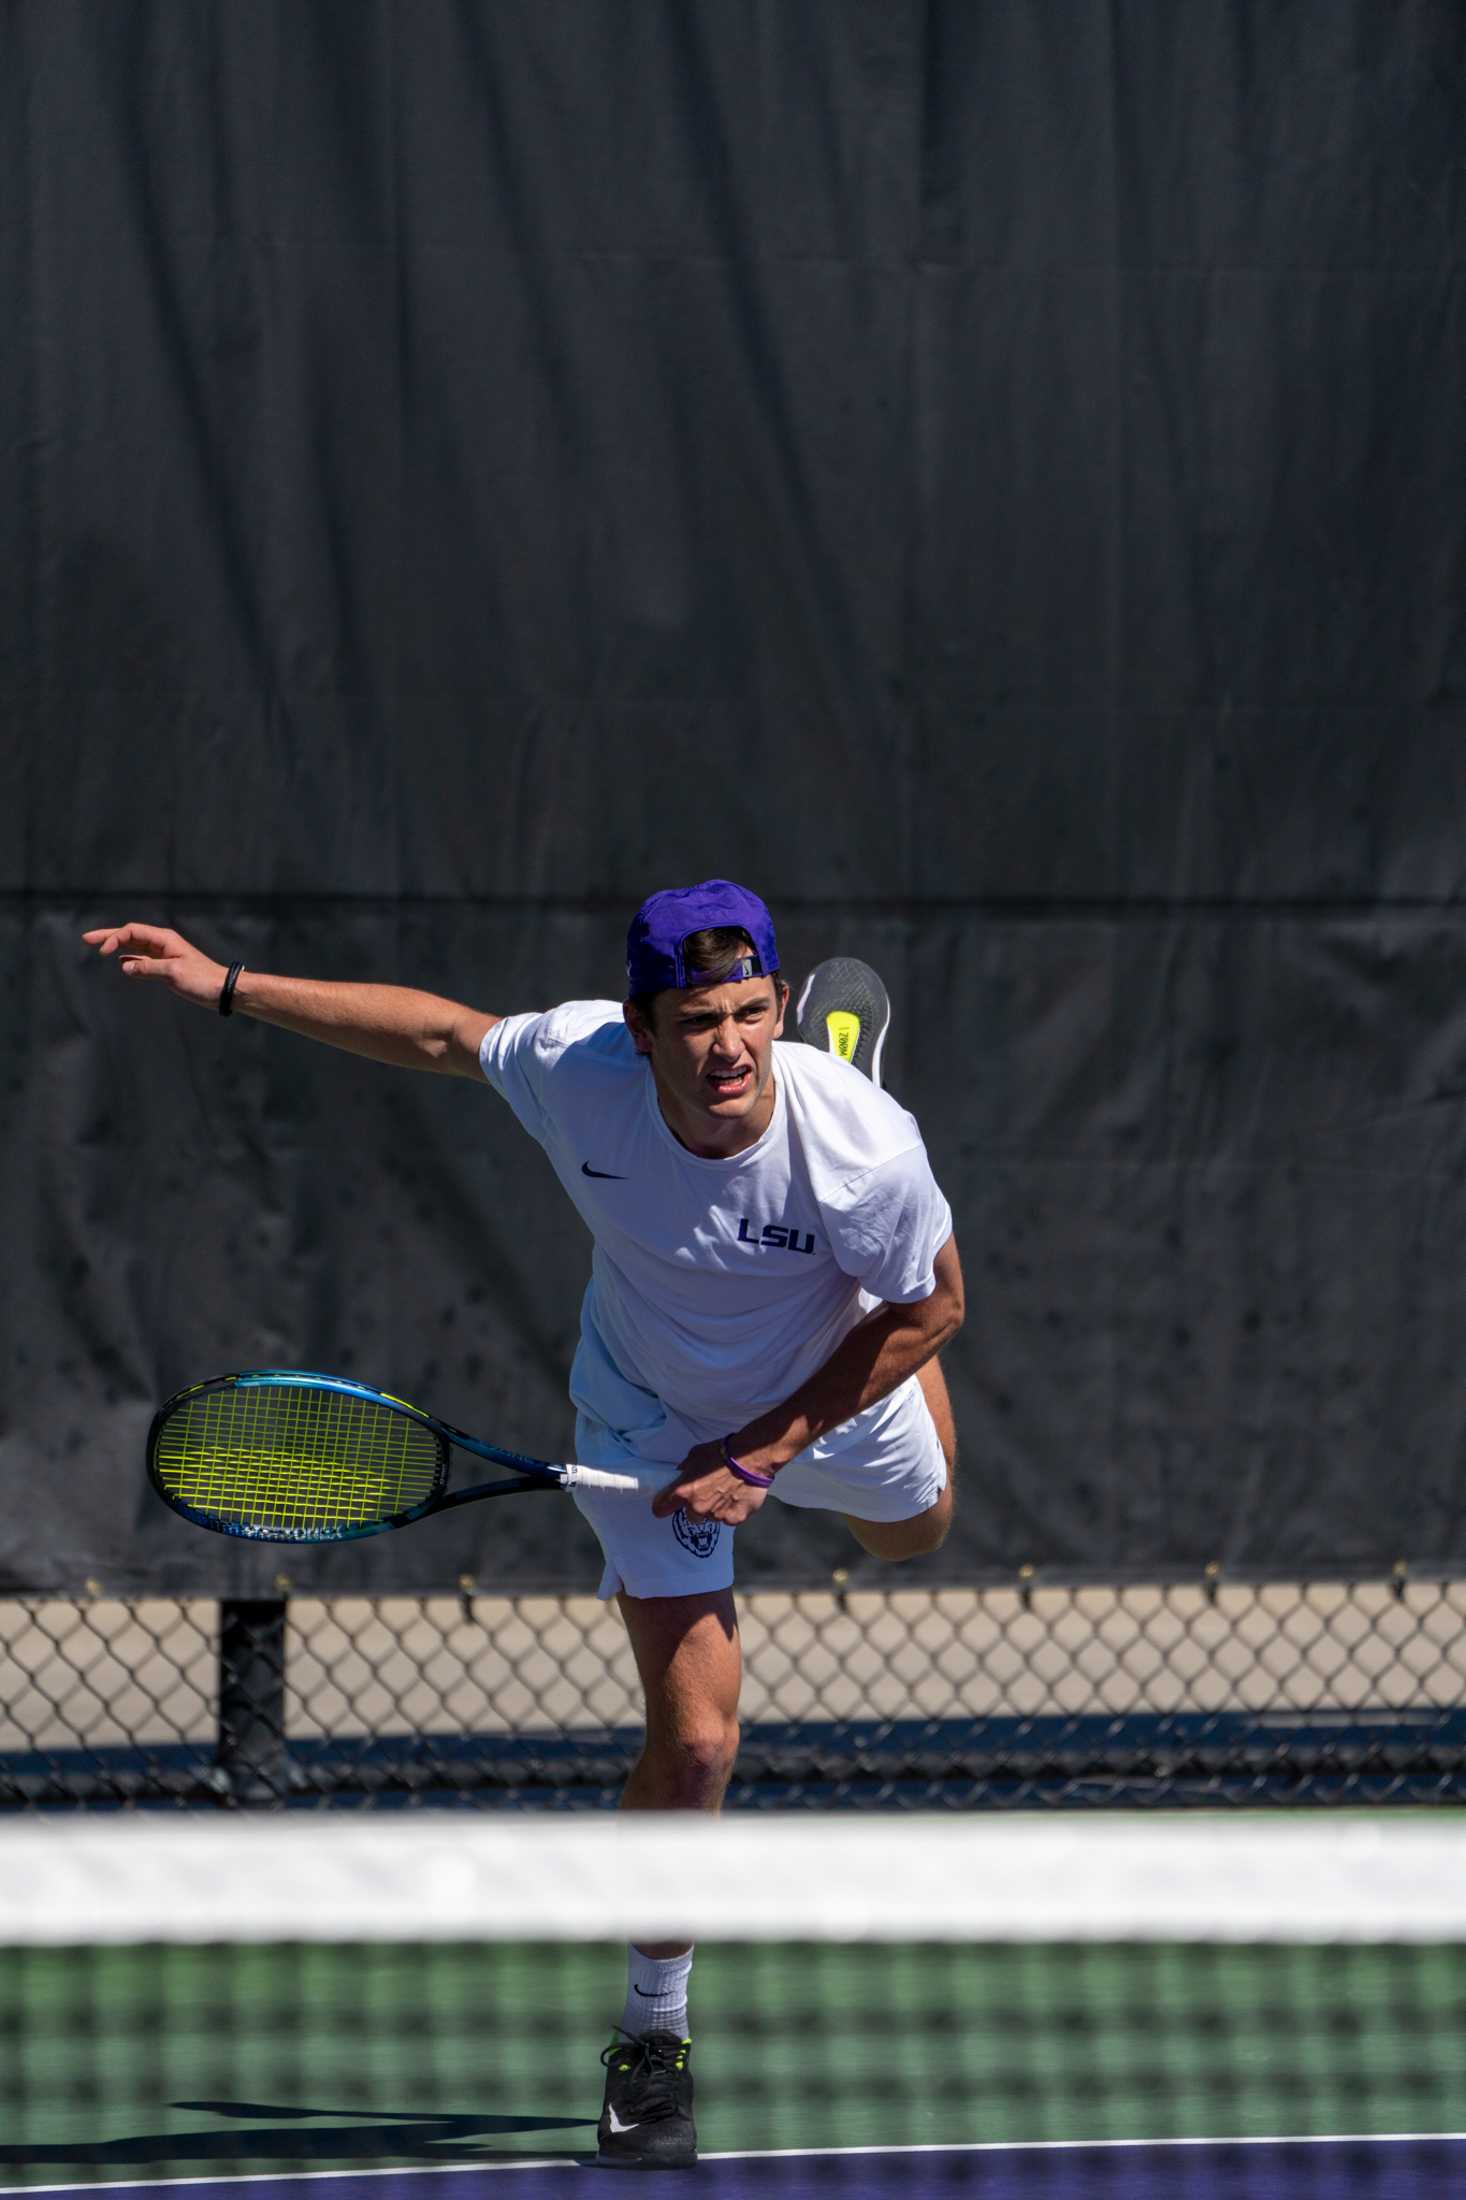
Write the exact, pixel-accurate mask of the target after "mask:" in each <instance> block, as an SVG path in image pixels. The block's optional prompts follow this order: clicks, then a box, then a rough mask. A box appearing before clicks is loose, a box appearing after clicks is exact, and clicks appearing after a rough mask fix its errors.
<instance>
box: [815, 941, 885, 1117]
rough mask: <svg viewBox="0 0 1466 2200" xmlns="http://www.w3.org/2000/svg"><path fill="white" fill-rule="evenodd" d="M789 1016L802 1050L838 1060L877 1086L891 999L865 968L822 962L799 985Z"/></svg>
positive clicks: (842, 960)
mask: <svg viewBox="0 0 1466 2200" xmlns="http://www.w3.org/2000/svg"><path fill="white" fill-rule="evenodd" d="M794 1014H795V1018H796V1020H797V1022H798V1025H799V1036H800V1038H801V1039H802V1040H803V1041H804V1043H805V1045H806V1046H810V1047H820V1048H821V1049H822V1050H823V1051H824V1052H825V1053H826V1054H838V1055H839V1057H840V1060H841V1061H842V1062H853V1063H854V1064H855V1067H856V1068H857V1069H859V1070H864V1072H865V1074H866V1076H867V1077H868V1078H869V1079H870V1081H871V1083H872V1084H873V1085H877V1086H878V1085H879V1084H880V1081H881V1050H882V1048H883V1047H884V1046H885V1043H886V1033H887V1032H888V1031H889V1030H890V1028H891V997H890V995H889V994H888V993H887V991H886V989H885V987H884V986H883V985H882V984H881V981H880V979H879V978H878V977H877V976H876V974H875V972H874V971H873V970H872V969H871V967H870V964H869V963H863V962H856V961H855V960H854V959H853V957H851V956H849V955H837V956H835V957H834V959H833V960H832V961H830V962H822V963H821V964H820V965H819V967H818V968H817V969H815V970H812V971H811V972H810V974H809V976H808V977H807V978H806V979H805V981H804V990H803V992H802V993H801V994H800V996H799V1002H798V1005H797V1007H796V1008H795V1011H794Z"/></svg>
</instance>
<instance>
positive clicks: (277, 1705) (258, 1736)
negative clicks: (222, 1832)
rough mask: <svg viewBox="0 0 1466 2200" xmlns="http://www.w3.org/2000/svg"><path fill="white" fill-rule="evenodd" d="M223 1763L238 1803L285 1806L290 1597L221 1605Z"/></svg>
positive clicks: (231, 1600) (220, 1752) (220, 1747)
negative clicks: (287, 1614)
mask: <svg viewBox="0 0 1466 2200" xmlns="http://www.w3.org/2000/svg"><path fill="white" fill-rule="evenodd" d="M217 1762H218V1768H219V1772H220V1774H221V1776H222V1782H223V1786H224V1789H225V1791H226V1793H227V1794H228V1795H229V1797H230V1799H231V1800H232V1801H234V1802H237V1803H283V1802H284V1801H285V1799H286V1796H287V1794H288V1792H289V1776H288V1767H287V1763H286V1756H285V1599H284V1597H225V1598H223V1599H222V1600H221V1602H220V1605H219V1740H218V1758H217Z"/></svg>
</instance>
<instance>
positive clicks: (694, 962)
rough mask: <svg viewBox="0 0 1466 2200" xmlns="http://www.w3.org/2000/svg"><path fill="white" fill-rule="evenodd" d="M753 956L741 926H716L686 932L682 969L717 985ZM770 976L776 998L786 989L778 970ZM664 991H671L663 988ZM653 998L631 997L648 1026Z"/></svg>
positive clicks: (710, 983) (747, 938)
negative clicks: (737, 964)
mask: <svg viewBox="0 0 1466 2200" xmlns="http://www.w3.org/2000/svg"><path fill="white" fill-rule="evenodd" d="M756 953H757V949H756V948H755V947H754V944H753V941H752V940H751V939H750V938H749V936H748V934H747V933H746V932H745V931H744V929H743V927H742V925H741V924H717V925H714V926H713V927H712V929H711V931H707V932H689V933H688V935H687V938H686V939H685V940H684V941H683V942H682V967H683V969H684V970H695V971H696V972H697V973H698V975H699V977H701V979H702V980H703V982H704V984H706V985H717V984H719V983H720V982H721V980H722V979H724V978H726V977H727V975H728V972H729V971H730V970H731V969H733V967H734V965H735V964H736V963H738V962H740V961H741V960H742V959H743V957H744V956H745V955H752V954H756ZM769 976H770V977H771V978H772V979H773V981H774V997H775V999H777V998H778V997H779V995H780V993H781V992H783V993H787V992H788V990H789V988H788V987H787V986H786V985H785V983H784V981H783V979H782V978H781V977H780V976H779V973H778V972H777V970H771V971H770V972H769ZM663 990H664V991H671V990H673V989H672V988H670V987H666V988H664V989H663ZM656 998H657V996H656V994H655V993H633V994H632V996H631V1005H632V1007H633V1008H635V1009H636V1010H638V1011H639V1013H640V1014H641V1015H642V1016H643V1017H645V1019H646V1021H647V1022H648V1023H650V1022H651V1020H652V1003H653V1001H654V1000H656Z"/></svg>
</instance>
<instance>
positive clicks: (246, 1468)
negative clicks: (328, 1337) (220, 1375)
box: [155, 1384, 444, 1534]
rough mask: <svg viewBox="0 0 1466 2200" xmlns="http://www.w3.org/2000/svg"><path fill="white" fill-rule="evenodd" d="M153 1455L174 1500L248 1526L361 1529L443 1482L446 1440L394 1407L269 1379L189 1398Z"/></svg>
mask: <svg viewBox="0 0 1466 2200" xmlns="http://www.w3.org/2000/svg"><path fill="white" fill-rule="evenodd" d="M155 1462H156V1471H157V1474H158V1478H159V1480H160V1482H161V1484H162V1486H163V1488H164V1490H165V1491H166V1493H167V1494H168V1496H169V1497H171V1498H173V1499H175V1500H176V1501H177V1502H178V1503H180V1504H184V1505H187V1506H188V1507H189V1508H190V1509H191V1510H192V1511H195V1512H200V1513H207V1514H209V1515H210V1516H211V1518H214V1519H218V1520H222V1521H227V1522H229V1523H231V1524H232V1525H235V1526H239V1527H256V1528H270V1529H288V1530H291V1531H293V1532H295V1533H297V1534H299V1533H305V1532H309V1531H310V1530H312V1529H316V1530H322V1531H324V1530H329V1529H339V1528H350V1527H363V1526H367V1525H370V1524H373V1523H376V1522H380V1521H383V1520H390V1519H395V1518H396V1517H397V1516H398V1515H399V1514H401V1513H403V1512H406V1511H409V1510H410V1509H411V1508H412V1507H414V1506H416V1505H419V1504H421V1503H423V1502H424V1501H425V1500H426V1499H427V1498H429V1497H431V1496H432V1495H433V1494H434V1492H435V1490H436V1489H437V1488H438V1487H439V1484H440V1482H441V1480H442V1475H443V1465H444V1454H443V1449H442V1446H441V1444H440V1442H439V1440H438V1438H437V1437H436V1436H435V1435H434V1434H433V1433H432V1431H431V1430H430V1429H427V1428H424V1427H423V1426H422V1425H421V1423H419V1422H417V1421H413V1420H411V1419H409V1418H408V1417H407V1416H406V1415H404V1414H401V1413H395V1412H393V1410H392V1409H391V1407H390V1406H385V1405H376V1404H374V1403H373V1402H372V1401H371V1400H369V1399H362V1398H353V1397H349V1396H347V1395H345V1394H344V1393H342V1392H340V1391H329V1390H314V1389H310V1388H307V1387H305V1386H304V1385H302V1386H299V1387H294V1386H291V1385H288V1384H268V1385H266V1384H259V1385H253V1384H251V1385H248V1386H243V1387H232V1388H229V1389H224V1390H218V1391H212V1392H208V1393H206V1394H205V1395H204V1396H202V1397H196V1398H188V1399H184V1400H182V1401H181V1402H180V1404H179V1406H178V1407H177V1408H176V1410H175V1411H174V1412H173V1413H172V1414H171V1415H170V1416H169V1418H168V1420H167V1422H166V1423H165V1425H164V1427H163V1428H162V1429H161V1430H160V1431H159V1434H158V1439H157V1444H156V1449H155Z"/></svg>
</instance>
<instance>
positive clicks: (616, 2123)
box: [611, 2108, 641, 2131]
mask: <svg viewBox="0 0 1466 2200" xmlns="http://www.w3.org/2000/svg"><path fill="white" fill-rule="evenodd" d="M611 2129H612V2130H613V2131H640V2129H641V2124H640V2121H639V2120H638V2122H636V2123H634V2124H623V2123H622V2121H621V2119H620V2117H619V2116H618V2115H617V2114H616V2111H615V2109H614V2108H613V2109H612V2110H611Z"/></svg>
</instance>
